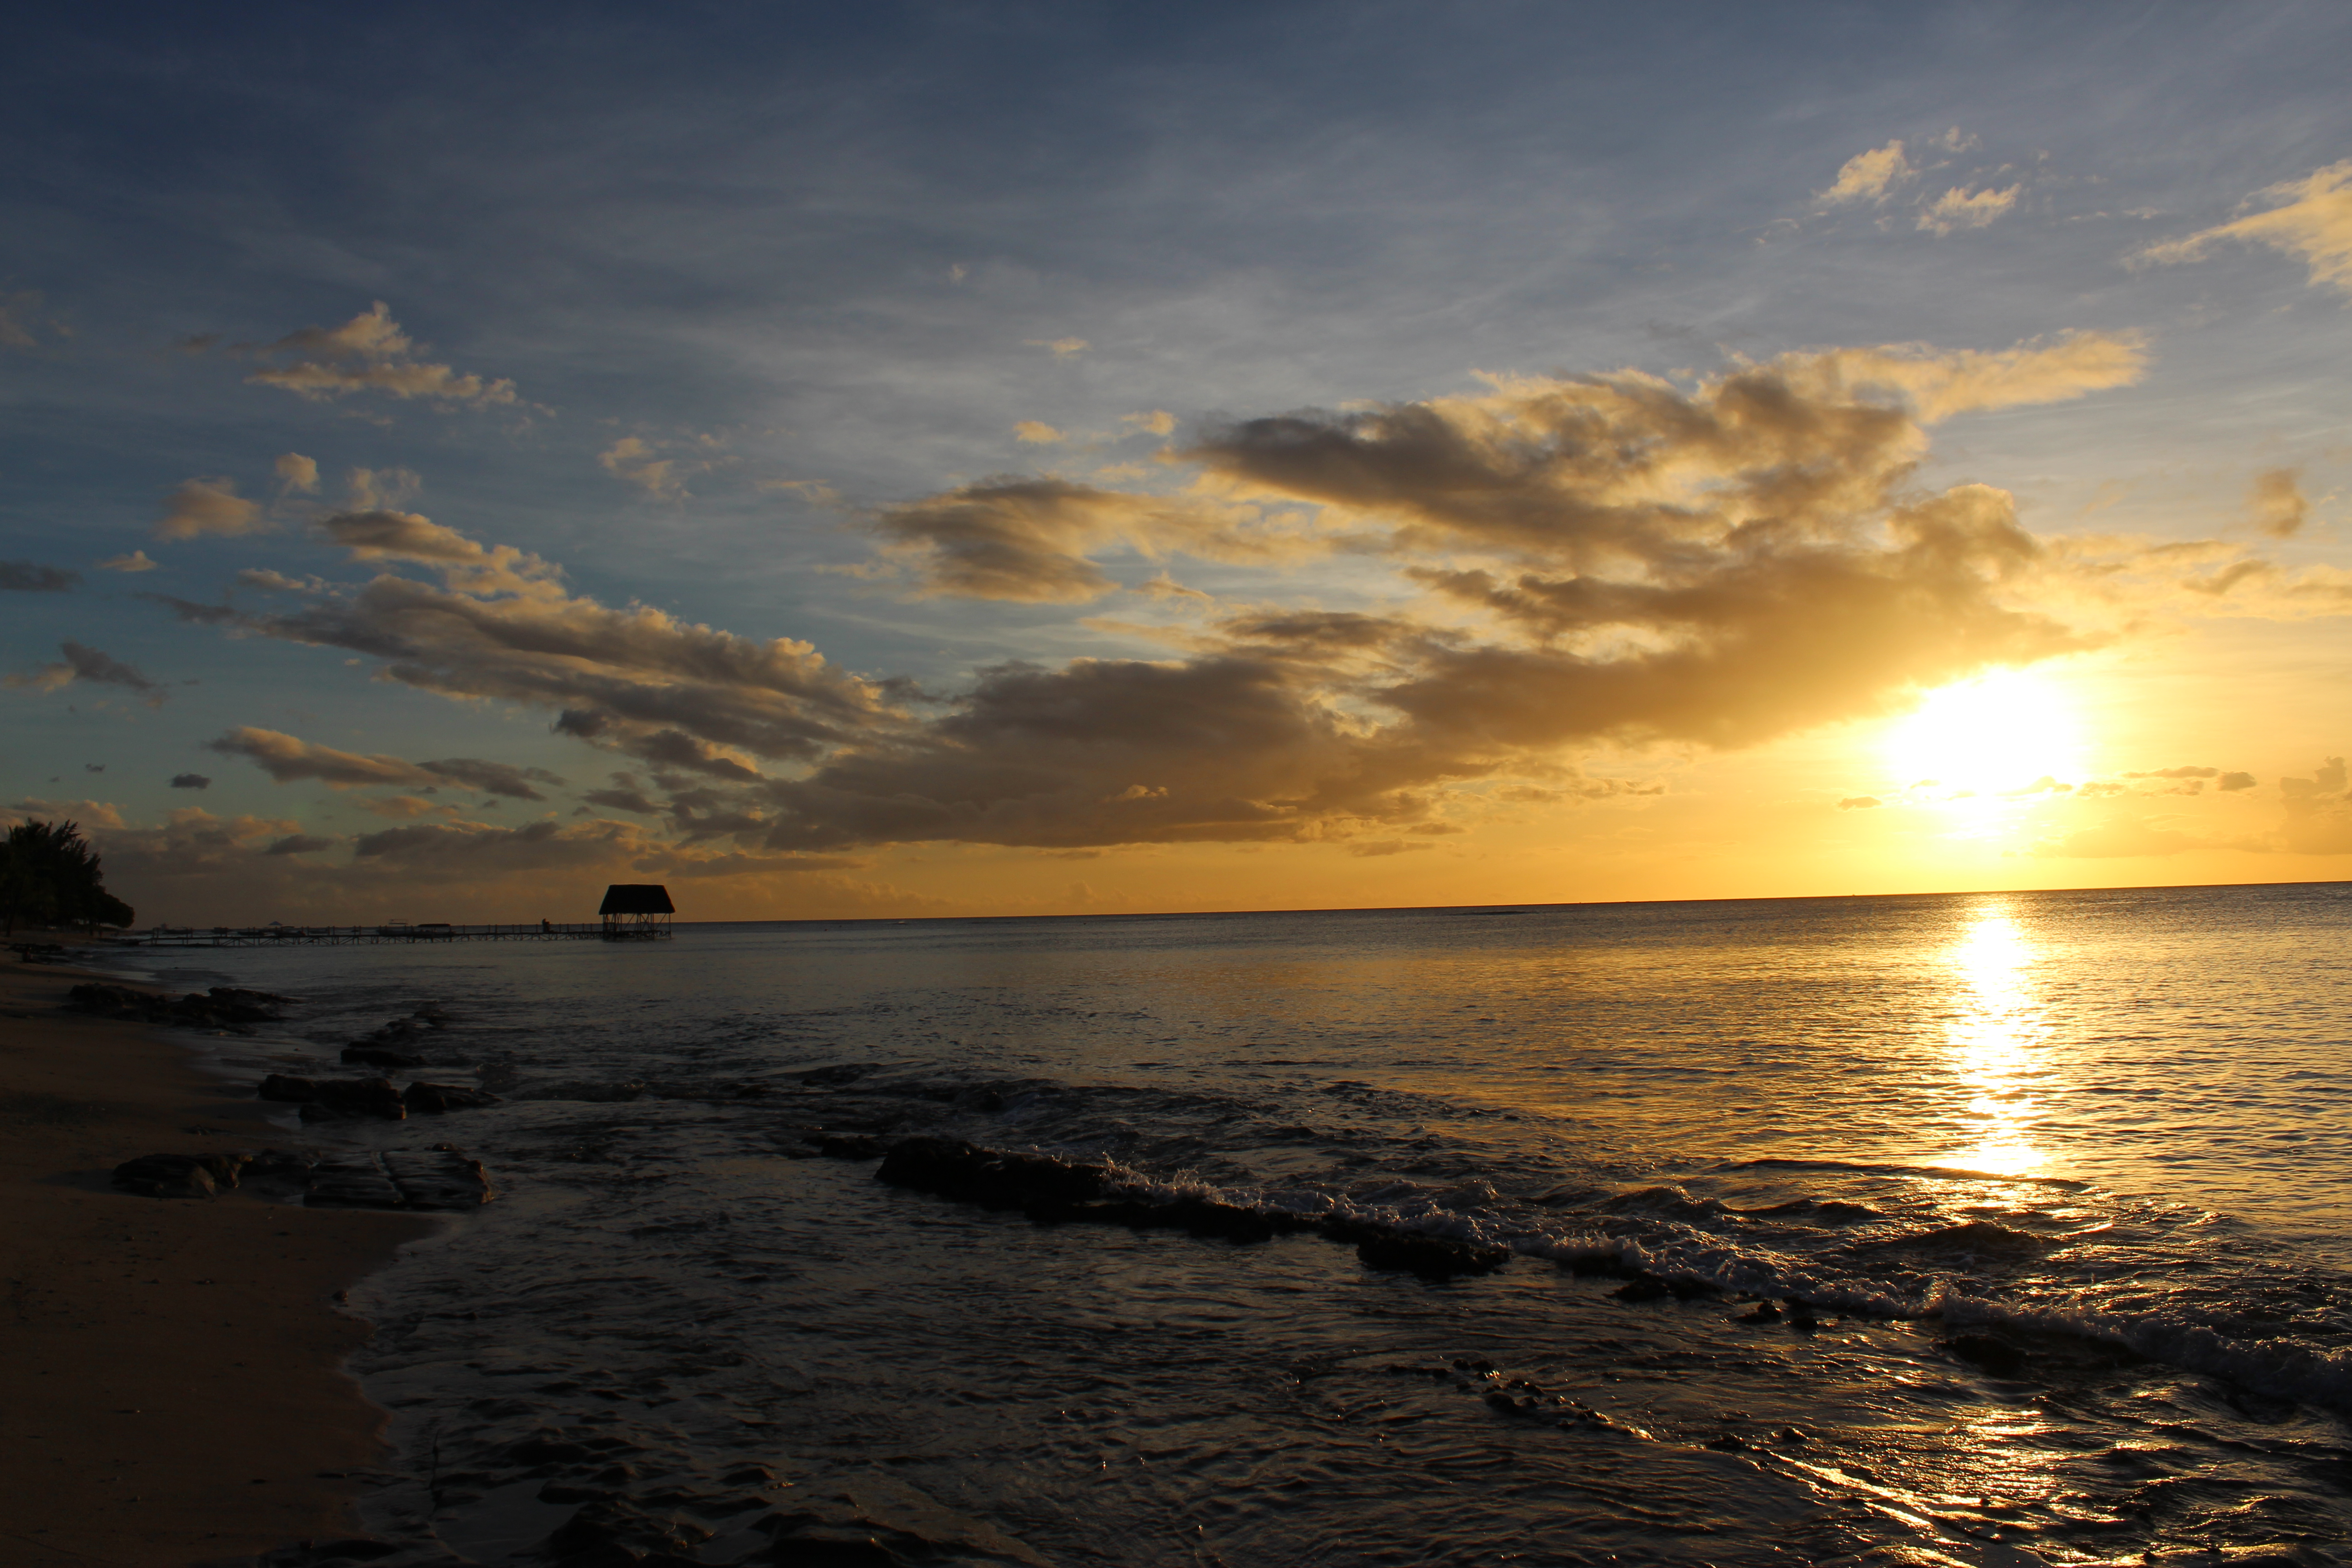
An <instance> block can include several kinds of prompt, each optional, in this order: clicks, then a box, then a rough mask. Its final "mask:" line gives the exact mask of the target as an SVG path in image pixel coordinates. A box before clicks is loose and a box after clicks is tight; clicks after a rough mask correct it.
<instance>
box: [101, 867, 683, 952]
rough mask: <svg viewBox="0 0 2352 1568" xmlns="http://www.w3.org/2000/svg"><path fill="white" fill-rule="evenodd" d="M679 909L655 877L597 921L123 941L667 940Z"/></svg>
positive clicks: (623, 892)
mask: <svg viewBox="0 0 2352 1568" xmlns="http://www.w3.org/2000/svg"><path fill="white" fill-rule="evenodd" d="M674 912H675V910H674V909H673V907H672V905H671V903H670V900H669V889H667V888H665V887H662V886H661V885H660V884H659V883H654V882H637V883H632V882H615V883H614V884H613V886H611V887H609V888H607V889H604V907H603V908H602V909H601V910H598V911H597V914H598V918H597V919H596V920H593V921H531V922H530V924H528V925H452V924H450V923H449V922H447V921H418V922H416V923H415V924H411V923H410V922H409V921H385V922H384V923H383V924H382V925H373V926H289V925H284V924H281V923H279V922H278V921H270V922H269V923H268V925H259V926H212V927H209V928H207V927H204V926H156V927H154V928H152V930H149V931H125V932H124V933H123V934H122V935H121V936H119V937H117V938H115V939H114V942H115V945H116V946H118V947H170V948H191V947H377V946H383V945H386V944H389V943H394V942H403V943H411V944H413V943H416V942H667V941H668V940H669V938H670V916H671V915H672V914H673V913H674Z"/></svg>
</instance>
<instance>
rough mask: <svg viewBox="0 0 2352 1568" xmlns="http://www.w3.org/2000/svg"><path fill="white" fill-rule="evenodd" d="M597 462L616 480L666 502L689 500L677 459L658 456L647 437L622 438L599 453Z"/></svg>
mask: <svg viewBox="0 0 2352 1568" xmlns="http://www.w3.org/2000/svg"><path fill="white" fill-rule="evenodd" d="M596 461H597V462H598V463H599V464H601V465H603V467H604V471H605V472H606V473H608V474H610V475H612V476H613V477H614V479H619V480H621V481H622V482H623V483H624V484H631V485H635V486H636V488H637V489H641V490H643V491H645V492H646V494H647V495H649V496H653V497H656V499H658V500H684V499H685V498H686V495H687V489H686V481H685V479H683V478H682V477H681V476H680V475H679V473H678V471H677V459H675V458H663V457H659V456H657V455H656V452H655V449H654V447H652V446H651V445H650V444H649V443H648V442H646V439H645V438H644V437H640V436H624V437H621V438H620V439H619V440H617V441H615V442H614V443H613V444H612V445H611V446H610V447H606V448H605V449H604V450H603V451H602V452H599V453H597V454H596Z"/></svg>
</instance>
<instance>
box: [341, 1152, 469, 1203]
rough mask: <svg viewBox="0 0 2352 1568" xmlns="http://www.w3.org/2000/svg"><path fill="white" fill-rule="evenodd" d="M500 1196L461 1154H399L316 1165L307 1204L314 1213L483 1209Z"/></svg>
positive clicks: (344, 1158)
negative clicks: (324, 1210) (325, 1210)
mask: <svg viewBox="0 0 2352 1568" xmlns="http://www.w3.org/2000/svg"><path fill="white" fill-rule="evenodd" d="M497 1196H498V1192H497V1189H496V1188H494V1187H492V1186H491V1185H490V1178H489V1173H488V1172H487V1171H485V1170H484V1169H483V1168H482V1163H481V1162H480V1161H479V1160H475V1159H470V1158H468V1157H467V1155H466V1153H465V1152H463V1151H462V1150H457V1149H422V1150H394V1151H391V1152H385V1153H365V1154H352V1155H345V1156H342V1157H341V1158H338V1159H333V1160H321V1161H320V1162H319V1163H317V1164H315V1165H313V1166H311V1167H310V1170H309V1172H308V1174H307V1179H306V1182H305V1185H304V1193H303V1198H302V1201H303V1202H304V1203H305V1204H307V1205H310V1206H311V1207H314V1208H372V1209H437V1210H457V1211H463V1210H466V1209H472V1208H479V1207H480V1206H481V1205H484V1204H486V1203H488V1202H489V1201H490V1200H491V1199H493V1198H495V1197H497Z"/></svg>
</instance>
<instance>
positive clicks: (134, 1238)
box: [0, 955, 431, 1568]
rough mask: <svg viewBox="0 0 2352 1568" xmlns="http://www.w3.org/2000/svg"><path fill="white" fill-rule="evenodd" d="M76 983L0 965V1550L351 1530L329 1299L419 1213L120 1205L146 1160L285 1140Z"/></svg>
mask: <svg viewBox="0 0 2352 1568" xmlns="http://www.w3.org/2000/svg"><path fill="white" fill-rule="evenodd" d="M86 977H87V976H85V975H83V974H82V973H79V972H75V971H72V970H69V969H67V968H66V967H64V966H55V967H51V966H36V965H32V964H20V963H15V962H13V955H5V956H0V1194H5V1221H0V1293H5V1300H0V1336H5V1354H0V1561H5V1562H7V1563H12V1564H16V1565H18V1568H82V1565H88V1564H104V1565H107V1568H114V1565H118V1564H120V1565H124V1568H133V1565H135V1568H149V1565H152V1568H185V1565H186V1564H188V1563H193V1562H197V1561H201V1560H205V1559H210V1558H218V1557H235V1556H237V1555H241V1554H244V1553H249V1552H261V1551H265V1550H267V1549H268V1548H270V1547H274V1546H281V1545H285V1544H288V1543H290V1542H296V1541H299V1540H304V1539H318V1540H328V1539H332V1538H335V1537H337V1536H343V1535H349V1534H351V1533H352V1532H353V1530H354V1525H353V1521H352V1517H351V1502H352V1498H353V1497H354V1496H355V1495H356V1494H357V1493H358V1492H359V1491H360V1490H361V1487H360V1486H359V1484H358V1483H357V1482H356V1481H354V1480H352V1479H346V1476H347V1474H348V1473H349V1472H352V1471H360V1470H365V1469H366V1468H368V1467H370V1466H371V1465H373V1464H375V1463H377V1462H379V1460H380V1459H381V1458H382V1447H381V1443H380V1439H379V1436H378V1434H379V1432H380V1430H381V1427H382V1426H383V1419H384V1417H383V1412H382V1411H381V1410H379V1409H377V1408H376V1407H375V1406H373V1405H369V1404H368V1403H367V1402H366V1401H365V1400H364V1399H363V1398H362V1397H361V1394H360V1392H359V1388H358V1386H357V1385H356V1384H353V1383H352V1381H351V1380H350V1379H349V1378H347V1377H346V1376H344V1375H343V1373H342V1372H341V1363H342V1359H343V1357H344V1356H345V1355H346V1354H348V1353H349V1352H351V1350H352V1348H353V1347H354V1346H356V1345H357V1344H359V1343H360V1342H362V1341H363V1340H365V1339H366V1337H367V1335H368V1332H369V1331H368V1329H367V1327H366V1326H365V1325H364V1324H362V1323H361V1322H360V1321H357V1320H355V1319H353V1318H351V1317H348V1316H346V1315H344V1314H342V1313H341V1311H339V1310H337V1307H336V1298H337V1295H338V1293H339V1292H341V1291H342V1290H343V1289H346V1288H348V1287H349V1286H350V1285H352V1283H353V1282H354V1281H356V1280H357V1279H360V1278H361V1277H362V1276H363V1275H365V1274H366V1273H368V1272H369V1271H370V1270H371V1269H373V1268H377V1267H380V1266H381V1265H382V1264H383V1262H384V1261H385V1260H387V1259H388V1258H390V1257H391V1256H392V1254H393V1252H394V1249H395V1248H396V1247H398V1246H399V1245H400V1244H401V1243H403V1242H404V1241H407V1240H410V1239H413V1238H415V1237H419V1236H422V1235H425V1234H427V1233H428V1232H429V1230H430V1228H431V1222H429V1221H425V1220H421V1219H415V1218H410V1217H406V1216H403V1215H387V1214H374V1213H368V1212H363V1211H336V1210H322V1209H306V1208H303V1207H300V1206H299V1205H290V1204H286V1203H272V1202H268V1201H267V1200H265V1199H262V1198H260V1197H258V1196H257V1195H255V1194H250V1193H245V1192H232V1193H224V1194H221V1195H220V1196H219V1197H217V1198H214V1199H210V1200H175V1199H159V1198H150V1197H142V1196H137V1195H133V1194H127V1193H123V1192H119V1191H117V1190H115V1189H114V1188H113V1187H111V1186H110V1184H109V1183H108V1179H107V1178H108V1173H110V1171H111V1170H112V1168H113V1167H114V1166H115V1165H116V1164H118V1163H121V1162H122V1161H124V1160H128V1159H131V1158H135V1157H136V1156H138V1155H141V1154H149V1153H207V1152H230V1151H236V1150H250V1149H256V1148H260V1147H265V1146H271V1145H275V1146H278V1147H285V1146H289V1145H290V1144H294V1143H297V1142H299V1135H290V1134H288V1133H286V1132H284V1131H279V1130H278V1129H276V1128H273V1127H270V1126H268V1124H267V1123H266V1122H265V1121H264V1120H263V1118H262V1115H261V1111H260V1107H259V1106H258V1105H257V1103H256V1102H255V1101H253V1100H246V1099H242V1098H237V1097H234V1096H233V1095H232V1094H231V1093H230V1092H228V1091H225V1090H224V1089H222V1087H221V1086H220V1085H219V1084H217V1083H216V1082H215V1081H214V1080H213V1079H209V1078H208V1077H206V1076H205V1074H203V1073H201V1072H200V1071H198V1070H197V1069H196V1068H195V1067H194V1065H193V1062H192V1059H191V1058H190V1055H189V1052H188V1050H187V1048H186V1045H185V1044H184V1043H183V1039H180V1038H174V1035H175V1034H176V1033H182V1032H178V1031H173V1030H167V1029H162V1028H156V1027H151V1026H144V1025H137V1024H129V1023H118V1022H113V1021H109V1020H100V1019H95V1018H87V1017H81V1016H76V1015H73V1014H69V1013H66V1012H63V1011H61V1010H60V1008H61V1005H62V1004H63V1002H64V1000H65V995H66V993H67V991H68V989H69V988H70V987H71V986H72V985H73V984H75V983H76V982H77V981H78V980H80V979H83V978H86Z"/></svg>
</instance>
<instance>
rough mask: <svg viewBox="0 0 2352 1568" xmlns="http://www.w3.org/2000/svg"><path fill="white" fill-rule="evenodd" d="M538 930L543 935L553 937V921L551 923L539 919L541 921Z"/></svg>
mask: <svg viewBox="0 0 2352 1568" xmlns="http://www.w3.org/2000/svg"><path fill="white" fill-rule="evenodd" d="M539 929H540V931H541V932H543V933H544V934H546V935H549V936H552V935H554V934H555V925H554V922H553V921H549V920H546V919H545V918H541V921H540V922H539Z"/></svg>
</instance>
